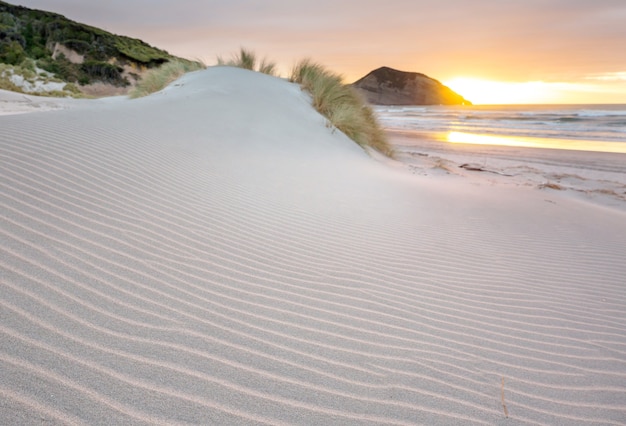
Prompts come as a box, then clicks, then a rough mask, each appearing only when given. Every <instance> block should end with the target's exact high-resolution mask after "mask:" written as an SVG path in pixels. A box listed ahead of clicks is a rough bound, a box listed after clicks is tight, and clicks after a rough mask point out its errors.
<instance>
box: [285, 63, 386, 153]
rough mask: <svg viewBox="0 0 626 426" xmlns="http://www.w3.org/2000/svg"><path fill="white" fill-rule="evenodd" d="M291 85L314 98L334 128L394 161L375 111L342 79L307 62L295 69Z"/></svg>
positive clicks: (319, 110)
mask: <svg viewBox="0 0 626 426" xmlns="http://www.w3.org/2000/svg"><path fill="white" fill-rule="evenodd" d="M290 81H292V82H295V83H298V84H300V85H301V86H302V88H303V89H304V90H306V91H308V92H309V93H310V94H311V97H312V101H313V107H314V108H315V109H316V110H317V111H318V112H319V113H320V114H322V115H323V116H324V117H326V118H327V119H328V121H329V124H330V126H332V127H334V128H337V129H339V130H340V131H342V132H343V133H344V134H346V136H348V137H349V138H350V139H352V140H353V141H355V142H356V143H357V144H359V145H360V146H362V147H370V148H373V149H375V150H377V151H379V152H381V153H383V154H384V155H386V156H388V157H393V150H392V148H391V146H390V145H389V143H388V142H387V140H386V138H385V134H384V132H383V130H382V128H381V127H380V125H379V124H378V121H377V120H376V116H375V114H374V111H373V110H372V108H371V107H369V106H368V105H367V104H366V103H365V101H364V100H363V99H362V98H361V96H360V95H359V94H358V93H357V92H356V91H355V90H354V89H353V88H352V87H350V86H348V85H345V84H344V83H343V81H342V78H341V76H339V75H337V74H335V73H333V72H331V71H329V70H327V69H326V68H324V67H323V66H322V65H320V64H317V63H314V62H311V61H310V60H309V59H304V60H302V61H300V62H299V63H297V64H296V65H295V66H294V67H293V69H292V72H291V76H290Z"/></svg>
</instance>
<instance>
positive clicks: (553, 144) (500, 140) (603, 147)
mask: <svg viewBox="0 0 626 426" xmlns="http://www.w3.org/2000/svg"><path fill="white" fill-rule="evenodd" d="M447 141H448V142H450V143H458V144H473V145H500V146H517V147H524V148H548V149H569V150H575V151H596V152H614V153H621V154H626V143H620V142H600V141H584V140H571V139H553V138H532V137H514V136H495V135H481V134H476V133H465V132H449V133H448V135H447Z"/></svg>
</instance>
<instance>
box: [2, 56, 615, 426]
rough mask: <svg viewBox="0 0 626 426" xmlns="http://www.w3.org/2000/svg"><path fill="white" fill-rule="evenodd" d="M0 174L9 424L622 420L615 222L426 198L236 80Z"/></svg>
mask: <svg viewBox="0 0 626 426" xmlns="http://www.w3.org/2000/svg"><path fill="white" fill-rule="evenodd" d="M0 157H1V160H0V161H1V168H0V185H1V191H0V196H1V197H2V198H1V200H2V214H1V216H0V221H1V222H0V223H1V227H0V238H1V241H2V244H1V245H0V254H1V256H0V273H1V276H0V279H1V284H0V305H1V307H0V313H1V319H0V334H1V339H2V340H1V341H2V345H1V351H0V371H1V373H2V374H1V377H2V379H1V380H0V395H2V397H1V398H0V419H2V423H3V424H42V423H46V424H190V423H191V424H246V425H248V424H360V425H361V424H377V425H378V424H429V425H434V424H490V425H491V424H568V425H575V424H620V423H623V422H624V421H626V287H625V284H624V283H625V281H624V277H626V262H625V260H626V258H625V253H626V251H625V241H626V213H624V212H623V211H620V210H619V209H611V208H607V207H603V206H599V205H593V204H590V203H587V202H584V201H580V200H576V199H571V198H568V197H563V196H560V195H559V194H558V193H546V192H542V191H538V190H535V189H532V188H524V187H519V188H510V187H506V186H497V185H495V186H490V187H484V186H479V185H473V184H472V183H463V182H460V181H456V180H449V179H438V180H437V179H424V178H421V177H419V176H414V175H412V174H411V173H408V172H407V171H406V170H405V169H404V168H402V167H393V165H391V166H390V165H388V164H386V163H384V162H378V161H375V160H374V159H372V158H371V157H369V156H368V155H367V154H366V153H364V152H363V151H362V150H361V149H360V148H359V147H358V146H356V145H355V144H354V143H352V142H351V141H349V140H348V139H347V138H346V137H345V136H343V135H342V134H340V133H339V132H334V131H333V130H332V129H330V128H328V127H327V126H326V125H325V120H324V119H323V118H322V117H321V116H319V115H318V114H317V113H315V112H314V111H313V110H312V108H311V107H310V106H309V101H308V98H307V96H306V95H305V94H304V93H303V92H301V91H300V89H299V88H298V87H297V86H294V85H292V84H290V83H287V82H285V81H282V80H279V79H275V78H272V77H268V76H265V75H261V74H256V73H252V72H248V71H244V70H238V69H231V68H211V69H209V70H207V71H202V72H199V73H193V74H188V75H186V76H185V77H183V78H182V79H181V80H179V81H177V82H176V83H175V84H174V85H172V86H170V87H168V88H167V89H166V90H164V91H162V92H160V93H157V94H154V95H152V96H149V97H147V98H143V99H139V100H135V101H130V100H126V99H124V98H117V99H114V100H111V101H106V102H93V103H81V104H80V106H79V107H71V108H69V109H63V110H57V111H47V112H35V113H31V114H23V115H7V116H3V117H0ZM507 414H508V419H507V418H506V415H507Z"/></svg>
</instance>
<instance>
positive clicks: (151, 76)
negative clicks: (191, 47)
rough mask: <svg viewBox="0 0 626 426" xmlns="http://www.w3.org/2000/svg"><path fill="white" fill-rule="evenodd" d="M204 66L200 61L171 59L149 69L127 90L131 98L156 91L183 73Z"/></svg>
mask: <svg viewBox="0 0 626 426" xmlns="http://www.w3.org/2000/svg"><path fill="white" fill-rule="evenodd" d="M204 68H206V66H205V65H204V64H203V63H202V62H201V61H186V60H171V61H169V62H166V63H165V64H163V65H161V66H160V67H158V68H155V69H153V70H151V71H149V72H148V73H147V74H146V75H145V76H144V77H143V78H142V79H141V81H139V82H138V83H137V85H136V86H135V87H134V88H133V89H132V90H131V91H130V92H129V94H128V96H129V97H130V98H131V99H136V98H141V97H144V96H147V95H149V94H151V93H155V92H158V91H159V90H162V89H164V88H165V86H167V85H168V84H170V83H171V82H172V81H174V80H176V79H177V78H179V77H181V76H182V75H183V74H185V73H188V72H191V71H198V70H201V69H204Z"/></svg>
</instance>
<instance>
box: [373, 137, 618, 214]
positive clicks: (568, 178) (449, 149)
mask: <svg viewBox="0 0 626 426" xmlns="http://www.w3.org/2000/svg"><path fill="white" fill-rule="evenodd" d="M385 132H386V133H387V136H388V139H389V142H390V143H391V145H392V146H393V148H394V149H395V151H396V159H397V160H398V161H400V162H401V163H403V164H404V165H406V167H407V168H408V169H409V170H410V171H411V173H413V174H417V175H422V176H430V177H433V176H441V175H449V176H457V177H462V178H465V179H466V180H467V182H468V183H472V184H482V185H505V186H515V187H530V188H536V189H551V190H556V191H558V192H560V193H563V194H568V195H574V196H578V197H580V198H581V199H584V200H587V201H592V202H594V203H598V204H601V205H605V206H610V207H614V208H618V209H620V210H624V211H626V154H621V153H608V152H592V151H577V150H567V149H552V148H531V147H520V146H506V145H484V144H466V143H452V142H448V141H446V140H445V139H443V138H442V137H441V135H439V134H435V133H429V132H416V131H399V130H389V129H387V130H386V131H385Z"/></svg>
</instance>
